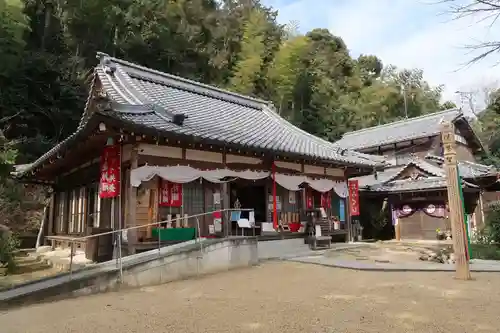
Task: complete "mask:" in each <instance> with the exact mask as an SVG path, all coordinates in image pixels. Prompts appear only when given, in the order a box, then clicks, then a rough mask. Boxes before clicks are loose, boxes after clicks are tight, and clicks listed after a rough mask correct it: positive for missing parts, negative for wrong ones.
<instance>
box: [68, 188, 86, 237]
mask: <svg viewBox="0 0 500 333" xmlns="http://www.w3.org/2000/svg"><path fill="white" fill-rule="evenodd" d="M85 190H86V189H85V187H82V188H78V189H75V190H73V191H71V193H70V197H69V230H68V231H69V233H70V234H78V233H83V232H84V226H85V201H86V200H85V199H86V198H85V192H86V191H85Z"/></svg>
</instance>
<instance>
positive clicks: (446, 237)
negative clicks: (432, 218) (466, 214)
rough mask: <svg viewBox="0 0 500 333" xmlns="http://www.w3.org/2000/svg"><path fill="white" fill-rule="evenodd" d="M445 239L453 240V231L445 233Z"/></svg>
mask: <svg viewBox="0 0 500 333" xmlns="http://www.w3.org/2000/svg"><path fill="white" fill-rule="evenodd" d="M444 237H445V239H446V240H450V239H451V230H446V231H445V233H444Z"/></svg>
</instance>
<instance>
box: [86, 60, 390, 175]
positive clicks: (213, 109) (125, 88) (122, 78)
mask: <svg viewBox="0 0 500 333" xmlns="http://www.w3.org/2000/svg"><path fill="white" fill-rule="evenodd" d="M110 68H111V69H112V70H114V73H111V72H110V70H109V69H110ZM96 73H97V75H98V76H99V79H100V80H101V82H102V84H103V87H104V88H105V90H106V92H107V93H108V95H109V96H110V98H111V99H112V100H114V101H116V102H118V103H126V104H129V105H140V104H152V105H154V106H156V108H155V109H154V110H152V111H150V112H144V113H126V112H125V113H124V112H117V111H115V112H110V113H108V114H109V115H112V116H113V117H117V118H120V119H122V120H125V121H127V122H130V123H134V124H138V125H145V126H148V127H151V128H153V129H156V130H159V131H164V132H169V133H174V134H179V135H186V136H191V137H196V138H198V139H210V140H216V141H219V142H223V143H229V144H236V145H241V146H242V147H250V148H256V149H263V150H269V151H272V152H276V153H290V154H294V155H299V156H302V157H304V158H315V159H320V160H325V161H331V162H337V163H341V164H354V165H363V166H376V165H380V164H382V162H383V159H382V158H380V157H377V156H371V155H366V154H361V153H357V152H354V151H350V150H346V149H345V148H344V147H339V146H338V145H335V144H332V143H331V142H328V141H326V140H323V139H320V138H318V137H316V136H313V135H311V134H309V133H307V132H305V131H303V130H301V129H299V128H297V127H295V126H294V125H292V124H291V123H289V122H287V121H286V120H284V119H283V118H281V117H280V116H279V115H278V114H277V113H276V112H275V111H274V110H273V108H272V106H271V104H270V103H269V102H266V101H263V100H258V99H255V98H251V97H246V96H242V95H239V94H235V93H232V92H228V91H223V90H221V89H218V88H215V87H211V86H208V85H204V84H201V83H198V82H194V81H190V80H187V79H183V78H180V77H176V76H172V75H169V74H165V73H161V72H158V71H155V70H152V69H149V68H145V67H141V66H138V65H136V64H132V63H129V62H126V61H123V60H119V59H116V58H111V57H108V56H104V55H102V58H101V64H100V65H99V67H98V68H97V70H96ZM169 114H185V115H187V116H188V118H186V119H185V120H184V123H183V124H182V125H181V126H178V125H175V124H173V123H172V122H169V117H170V116H169Z"/></svg>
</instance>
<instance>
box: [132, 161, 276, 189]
mask: <svg viewBox="0 0 500 333" xmlns="http://www.w3.org/2000/svg"><path fill="white" fill-rule="evenodd" d="M269 175H270V172H268V171H252V170H243V171H235V170H229V169H215V170H199V169H195V168H193V167H190V166H186V165H176V166H168V167H163V166H149V165H145V166H142V167H139V168H137V169H134V170H132V171H131V172H130V184H131V185H132V186H134V187H139V185H141V183H142V182H147V181H149V180H151V179H152V178H153V177H155V176H158V177H160V178H162V179H165V180H168V181H170V182H172V183H179V184H184V183H190V182H192V181H194V180H196V179H199V178H203V179H205V180H207V181H209V182H212V183H221V182H222V179H223V178H226V177H233V178H242V179H248V180H258V179H264V178H267V177H269Z"/></svg>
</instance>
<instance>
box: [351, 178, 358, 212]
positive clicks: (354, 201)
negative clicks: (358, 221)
mask: <svg viewBox="0 0 500 333" xmlns="http://www.w3.org/2000/svg"><path fill="white" fill-rule="evenodd" d="M349 212H350V214H351V216H359V184H358V181H357V180H350V181H349Z"/></svg>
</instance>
